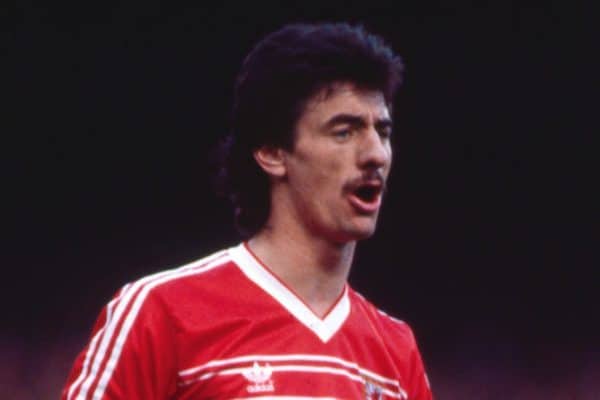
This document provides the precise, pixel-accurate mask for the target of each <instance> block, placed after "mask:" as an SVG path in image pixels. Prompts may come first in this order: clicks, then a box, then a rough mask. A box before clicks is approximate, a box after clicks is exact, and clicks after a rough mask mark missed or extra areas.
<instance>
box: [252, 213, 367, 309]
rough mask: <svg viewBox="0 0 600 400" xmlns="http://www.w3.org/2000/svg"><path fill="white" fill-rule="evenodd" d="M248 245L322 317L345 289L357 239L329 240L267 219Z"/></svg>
mask: <svg viewBox="0 0 600 400" xmlns="http://www.w3.org/2000/svg"><path fill="white" fill-rule="evenodd" d="M248 245H249V246H250V248H251V249H252V251H253V252H254V253H255V254H256V255H257V256H258V257H259V258H260V259H261V261H262V262H264V263H265V264H266V265H267V266H268V267H269V269H270V270H271V271H272V272H273V273H274V274H275V275H277V277H278V278H279V279H281V280H282V281H283V282H285V284H286V285H288V286H289V287H290V288H292V289H293V290H294V291H295V292H296V294H297V295H298V296H300V298H301V299H302V300H303V301H304V302H305V303H306V304H308V306H309V307H310V308H311V309H312V310H313V312H314V313H315V314H316V315H318V316H319V317H324V316H325V314H326V313H327V312H328V311H329V310H330V309H331V307H332V306H333V305H334V303H335V302H336V300H337V299H338V298H339V296H340V294H341V293H342V291H343V290H344V286H345V284H346V281H347V279H348V274H349V272H350V266H351V264H352V258H353V256H354V249H355V246H356V242H348V243H343V244H339V243H331V242H328V241H326V240H324V239H323V238H319V237H315V236H314V235H309V234H302V233H301V232H298V231H294V230H290V229H278V227H277V226H276V225H271V224H269V223H267V225H266V227H265V228H264V229H262V230H261V231H260V232H259V233H258V234H257V235H255V236H254V237H253V238H252V239H250V241H249V242H248Z"/></svg>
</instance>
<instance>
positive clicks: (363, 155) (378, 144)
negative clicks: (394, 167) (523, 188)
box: [358, 128, 392, 169]
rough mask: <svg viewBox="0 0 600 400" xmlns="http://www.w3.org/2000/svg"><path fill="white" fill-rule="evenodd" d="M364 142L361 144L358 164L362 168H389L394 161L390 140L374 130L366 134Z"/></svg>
mask: <svg viewBox="0 0 600 400" xmlns="http://www.w3.org/2000/svg"><path fill="white" fill-rule="evenodd" d="M364 133H365V135H364V140H362V141H361V143H360V144H359V149H358V163H359V166H360V167H361V168H365V169H379V168H387V167H389V165H390V162H391V160H392V147H391V145H390V140H389V138H387V137H384V136H382V135H381V134H380V133H379V132H377V130H375V129H374V128H371V129H369V130H368V131H366V132H364Z"/></svg>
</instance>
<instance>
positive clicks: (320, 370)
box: [62, 254, 432, 400]
mask: <svg viewBox="0 0 600 400" xmlns="http://www.w3.org/2000/svg"><path fill="white" fill-rule="evenodd" d="M286 295H290V293H287V294H286ZM347 296H348V300H349V303H350V312H349V313H348V315H347V317H346V319H345V321H344V322H343V324H342V325H341V327H340V328H339V330H337V331H336V332H335V333H334V334H333V336H331V337H330V338H329V339H328V340H327V341H326V342H324V341H323V340H322V339H320V338H319V337H318V336H317V335H315V333H314V332H313V331H312V330H311V329H309V328H308V327H307V326H306V325H305V324H302V323H300V322H299V320H298V319H297V318H296V317H295V316H294V315H292V314H291V313H290V312H289V310H288V309H286V308H285V307H283V306H282V304H281V303H280V302H279V301H277V299H276V298H274V297H273V295H272V294H270V293H267V292H266V291H265V290H263V288H262V287H261V286H260V285H257V284H256V283H255V282H253V281H252V280H250V279H249V278H248V277H247V276H246V275H245V274H244V272H243V271H242V270H240V268H239V267H238V265H236V263H235V262H234V261H233V260H232V259H231V258H230V257H229V256H228V255H227V254H225V255H221V256H220V257H217V258H216V259H214V258H213V261H210V260H209V261H208V262H207V261H201V262H197V263H195V264H194V265H192V266H187V267H184V268H182V269H180V270H178V272H167V273H163V274H162V275H157V276H153V277H147V278H144V279H143V280H140V281H138V282H135V283H133V284H131V285H128V286H127V287H125V288H124V289H123V290H121V291H120V292H119V293H118V294H117V296H116V297H115V299H113V301H111V303H109V304H108V305H107V306H106V307H105V309H104V310H103V312H102V313H101V315H100V317H99V318H98V321H97V323H96V325H95V327H94V330H93V334H92V339H91V340H90V343H89V344H88V346H87V347H86V348H85V349H84V350H83V352H82V353H81V354H80V356H79V357H78V358H77V360H76V361H75V364H74V366H73V370H72V372H71V374H70V377H69V379H68V382H67V385H66V386H65V389H64V391H63V397H62V398H63V400H72V399H92V398H96V399H127V400H135V399H140V400H142V399H143V400H152V399H156V400H159V399H160V400H166V399H178V400H184V399H203V398H211V399H230V398H252V397H264V396H297V397H307V398H308V397H313V398H314V397H330V398H332V397H335V398H345V399H351V398H373V399H377V398H382V399H387V398H400V399H406V398H408V399H410V400H430V399H431V398H432V396H431V392H430V389H429V387H428V383H427V378H426V376H425V372H424V368H423V363H422V361H421V357H420V355H419V351H418V349H417V345H416V343H415V338H414V336H413V333H412V331H411V330H410V328H409V326H408V325H407V324H405V323H403V322H400V321H397V320H394V319H392V318H390V317H388V316H386V315H384V314H383V313H381V312H379V311H378V310H377V309H376V308H375V307H374V306H372V305H371V304H370V303H368V302H367V301H366V300H365V299H364V298H362V297H361V296H360V295H358V294H357V293H356V292H354V291H353V290H352V289H349V290H348V293H347ZM107 316H108V318H107ZM103 344H104V345H103ZM119 349H120V350H119ZM379 395H381V397H379ZM94 396H96V397H94Z"/></svg>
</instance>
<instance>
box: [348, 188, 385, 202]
mask: <svg viewBox="0 0 600 400" xmlns="http://www.w3.org/2000/svg"><path fill="white" fill-rule="evenodd" d="M379 193H381V187H380V186H376V185H362V186H359V187H358V188H357V189H356V190H355V191H354V195H355V196H356V197H358V198H359V199H360V200H362V201H364V202H365V203H372V202H374V201H375V200H376V199H377V197H378V196H379Z"/></svg>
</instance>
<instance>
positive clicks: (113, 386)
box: [62, 284, 177, 400]
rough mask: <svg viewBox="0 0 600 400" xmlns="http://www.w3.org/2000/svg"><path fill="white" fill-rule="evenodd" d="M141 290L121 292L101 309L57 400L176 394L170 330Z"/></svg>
mask: <svg viewBox="0 0 600 400" xmlns="http://www.w3.org/2000/svg"><path fill="white" fill-rule="evenodd" d="M170 319H171V318H170V315H169V312H168V309H167V307H166V306H165V304H164V303H163V302H162V301H161V299H160V298H159V297H158V296H157V295H156V294H154V293H152V292H151V291H150V290H148V289H147V288H145V287H144V286H143V285H137V284H133V285H129V286H126V287H124V288H123V289H122V290H121V291H120V292H119V293H117V295H116V296H115V297H114V298H113V299H112V300H111V301H110V302H109V303H108V304H107V305H106V306H105V307H104V309H103V310H102V312H101V313H100V316H99V317H98V320H97V321H96V324H95V326H94V328H93V331H92V336H91V339H90V341H89V342H88V344H87V346H86V347H85V348H84V350H83V351H82V352H81V353H80V354H79V356H78V357H77V359H76V360H75V363H74V365H73V368H72V371H71V373H70V375H69V378H68V380H67V384H66V386H65V388H64V390H63V393H62V399H63V400H88V399H94V400H98V399H106V400H108V399H110V400H117V399H127V400H137V399H139V400H142V399H144V400H165V399H168V398H171V397H172V396H173V394H174V393H175V391H176V387H177V386H176V376H177V375H176V370H177V368H176V366H177V349H176V344H175V343H176V341H175V339H176V327H175V325H174V324H173V323H172V321H171V320H170Z"/></svg>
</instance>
